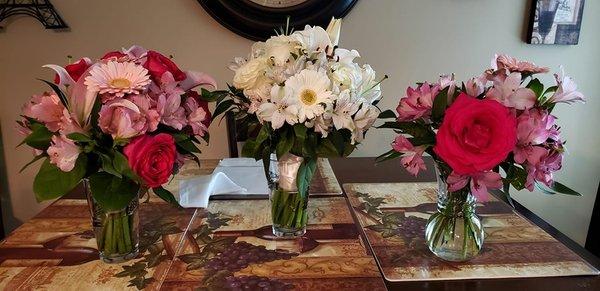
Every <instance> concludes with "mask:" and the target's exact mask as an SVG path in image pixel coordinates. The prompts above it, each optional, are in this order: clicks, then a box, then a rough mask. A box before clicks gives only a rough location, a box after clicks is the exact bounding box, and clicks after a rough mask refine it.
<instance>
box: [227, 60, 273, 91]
mask: <svg viewBox="0 0 600 291" xmlns="http://www.w3.org/2000/svg"><path fill="white" fill-rule="evenodd" d="M266 68H267V59H266V58H264V57H261V58H254V59H251V60H249V61H248V62H247V63H245V64H244V65H242V66H241V67H240V68H239V69H237V71H235V75H234V76H233V86H235V87H236V88H238V89H250V88H253V87H254V86H255V85H256V82H257V80H258V78H259V77H260V76H262V75H264V72H265V69H266Z"/></svg>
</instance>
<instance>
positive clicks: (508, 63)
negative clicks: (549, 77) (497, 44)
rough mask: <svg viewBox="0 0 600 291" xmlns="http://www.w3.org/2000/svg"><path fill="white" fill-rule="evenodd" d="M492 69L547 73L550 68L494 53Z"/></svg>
mask: <svg viewBox="0 0 600 291" xmlns="http://www.w3.org/2000/svg"><path fill="white" fill-rule="evenodd" d="M492 69H494V70H501V69H507V70H509V71H510V72H519V73H524V74H538V73H548V72H549V70H550V69H548V68H546V67H538V66H536V65H535V64H534V63H532V62H527V61H519V60H517V59H516V58H513V57H511V56H508V55H498V54H496V55H494V58H493V59H492Z"/></svg>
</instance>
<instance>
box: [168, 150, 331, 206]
mask: <svg viewBox="0 0 600 291" xmlns="http://www.w3.org/2000/svg"><path fill="white" fill-rule="evenodd" d="M218 165H219V160H218V159H207V160H200V167H198V164H196V162H194V161H187V162H186V164H185V165H184V167H183V168H182V169H181V171H180V172H179V173H178V174H177V175H175V176H174V178H173V180H172V181H171V182H170V183H169V184H167V185H166V186H165V188H167V189H169V190H170V191H171V192H173V193H175V192H178V191H179V181H181V180H182V179H189V178H191V177H194V176H199V175H210V174H212V172H213V170H214V169H215V168H216V167H217V166H218ZM341 194H342V187H341V186H340V183H338V180H337V178H336V177H335V173H334V172H333V169H332V168H331V165H330V164H329V160H328V159H325V158H319V159H318V160H317V170H316V171H315V175H314V177H313V180H312V183H311V184H310V195H311V196H336V195H341ZM266 197H267V195H215V196H212V197H211V199H248V198H258V199H264V198H266Z"/></svg>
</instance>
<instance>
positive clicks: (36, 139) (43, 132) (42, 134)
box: [19, 123, 53, 150]
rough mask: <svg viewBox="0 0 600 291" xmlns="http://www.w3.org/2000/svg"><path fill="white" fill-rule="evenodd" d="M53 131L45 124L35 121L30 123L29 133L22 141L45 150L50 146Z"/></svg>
mask: <svg viewBox="0 0 600 291" xmlns="http://www.w3.org/2000/svg"><path fill="white" fill-rule="evenodd" d="M52 135H53V133H52V132H51V131H49V130H48V128H46V127H45V126H43V125H41V124H39V123H36V124H32V125H31V133H30V134H29V135H28V136H27V137H25V139H24V140H23V142H22V143H20V144H19V145H22V144H23V143H25V144H27V145H28V146H30V147H32V148H35V149H38V150H45V149H47V148H48V147H49V146H50V141H51V140H52Z"/></svg>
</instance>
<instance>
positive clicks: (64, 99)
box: [38, 79, 69, 107]
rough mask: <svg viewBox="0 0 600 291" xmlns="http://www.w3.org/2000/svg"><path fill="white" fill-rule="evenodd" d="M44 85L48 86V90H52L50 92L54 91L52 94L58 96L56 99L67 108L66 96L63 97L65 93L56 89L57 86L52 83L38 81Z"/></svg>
mask: <svg viewBox="0 0 600 291" xmlns="http://www.w3.org/2000/svg"><path fill="white" fill-rule="evenodd" d="M38 80H40V81H42V82H44V83H46V84H47V85H48V86H50V88H52V90H53V91H54V93H56V95H58V98H59V99H60V102H61V103H62V104H63V105H64V106H65V107H67V106H68V104H69V102H68V101H67V96H66V95H65V93H63V91H62V90H60V88H58V86H57V85H56V84H54V83H52V82H48V81H46V80H42V79H38Z"/></svg>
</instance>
